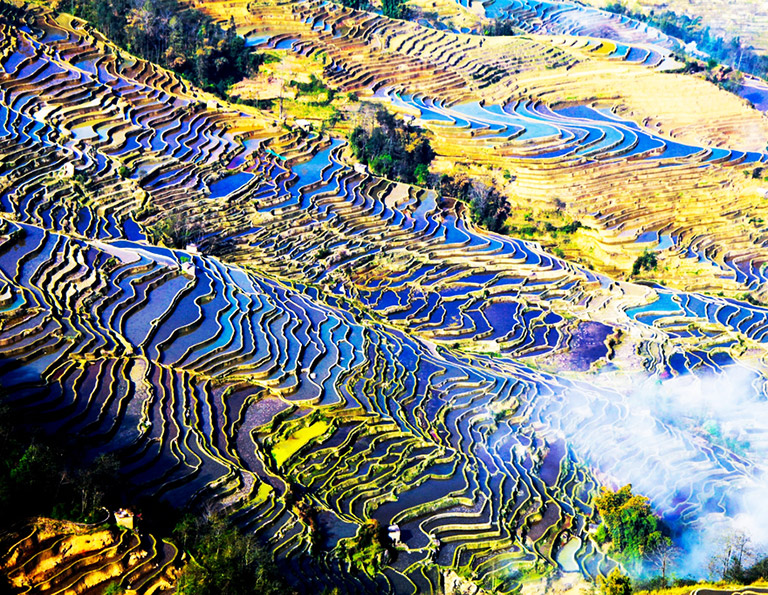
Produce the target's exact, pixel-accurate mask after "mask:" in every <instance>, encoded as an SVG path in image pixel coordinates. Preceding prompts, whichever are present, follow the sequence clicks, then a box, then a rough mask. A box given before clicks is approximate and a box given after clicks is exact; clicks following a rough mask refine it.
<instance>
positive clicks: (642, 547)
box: [595, 485, 669, 561]
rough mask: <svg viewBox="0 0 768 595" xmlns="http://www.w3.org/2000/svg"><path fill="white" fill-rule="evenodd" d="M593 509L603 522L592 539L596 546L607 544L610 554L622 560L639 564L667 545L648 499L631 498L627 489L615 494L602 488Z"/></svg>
mask: <svg viewBox="0 0 768 595" xmlns="http://www.w3.org/2000/svg"><path fill="white" fill-rule="evenodd" d="M595 508H596V509H597V511H598V513H599V514H600V518H602V520H603V524H602V525H600V527H599V528H598V530H597V532H596V533H595V539H596V540H597V541H598V542H599V543H605V542H608V541H610V542H611V544H612V548H613V550H614V551H615V552H616V553H617V554H619V556H620V557H621V558H623V559H625V560H628V561H641V560H642V559H643V558H644V557H647V556H649V555H650V554H651V553H652V552H653V551H655V549H656V548H658V547H660V546H661V544H664V543H668V542H669V538H668V537H666V536H665V535H664V534H663V531H664V530H665V528H664V526H663V524H662V522H661V520H659V519H658V518H657V517H656V516H655V515H654V514H653V510H651V505H650V503H649V502H648V498H645V497H643V496H639V495H636V494H633V493H632V486H631V485H625V486H624V487H623V488H621V489H619V490H618V491H615V492H614V491H612V490H609V489H607V488H603V490H602V493H601V494H600V496H598V497H597V499H596V500H595Z"/></svg>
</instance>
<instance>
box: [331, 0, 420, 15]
mask: <svg viewBox="0 0 768 595" xmlns="http://www.w3.org/2000/svg"><path fill="white" fill-rule="evenodd" d="M339 2H340V3H341V4H342V5H344V6H347V7H349V8H354V9H355V10H366V9H367V8H368V7H369V2H368V0H339ZM381 14H383V15H384V16H385V17H389V18H391V19H407V18H408V17H409V16H410V11H409V10H408V7H407V6H406V5H405V0H381Z"/></svg>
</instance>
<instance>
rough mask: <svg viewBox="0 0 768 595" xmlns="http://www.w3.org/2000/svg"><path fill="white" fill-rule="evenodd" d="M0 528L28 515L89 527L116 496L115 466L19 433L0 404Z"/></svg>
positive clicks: (102, 458) (57, 443) (52, 441)
mask: <svg viewBox="0 0 768 595" xmlns="http://www.w3.org/2000/svg"><path fill="white" fill-rule="evenodd" d="M0 452H2V453H3V459H2V461H1V462H0V527H4V526H8V525H9V524H10V523H13V522H16V521H18V520H19V519H23V518H26V517H29V516H33V515H45V516H49V517H53V518H60V519H67V520H74V521H82V522H92V521H95V520H98V519H99V517H103V516H104V512H103V511H102V510H101V509H102V507H103V506H107V505H109V504H110V503H112V502H114V501H115V499H116V498H117V496H118V495H119V481H118V469H119V466H118V462H117V460H116V459H115V458H114V457H112V456H109V455H103V456H100V457H98V458H97V459H95V460H94V461H86V460H83V459H82V458H80V457H78V456H76V455H75V454H74V453H77V452H78V449H72V448H69V447H68V446H67V445H66V444H64V443H63V442H60V441H57V440H55V439H54V438H51V437H47V436H43V435H37V434H34V433H30V432H29V431H26V430H24V429H23V427H22V425H21V424H20V423H19V421H18V420H17V419H16V417H15V415H14V414H13V413H12V410H11V409H10V408H9V407H8V406H6V405H2V404H0Z"/></svg>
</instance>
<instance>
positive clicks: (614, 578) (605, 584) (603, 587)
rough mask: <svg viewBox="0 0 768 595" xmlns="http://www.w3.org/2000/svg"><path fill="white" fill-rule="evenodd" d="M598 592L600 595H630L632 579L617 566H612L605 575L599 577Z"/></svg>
mask: <svg viewBox="0 0 768 595" xmlns="http://www.w3.org/2000/svg"><path fill="white" fill-rule="evenodd" d="M598 583H599V584H600V593H602V595H631V594H632V581H631V580H630V578H629V577H628V576H627V575H626V574H623V573H622V572H621V571H620V570H619V569H618V568H614V569H613V570H612V571H611V574H609V575H608V576H607V577H603V576H601V577H599V579H598Z"/></svg>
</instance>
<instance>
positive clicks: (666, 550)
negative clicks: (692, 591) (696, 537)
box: [647, 537, 680, 581]
mask: <svg viewBox="0 0 768 595" xmlns="http://www.w3.org/2000/svg"><path fill="white" fill-rule="evenodd" d="M647 557H648V561H649V562H650V563H651V565H652V566H653V567H654V568H655V569H657V570H658V571H659V572H660V573H661V578H662V580H664V581H666V580H667V572H668V571H669V569H670V568H671V567H672V566H673V565H674V564H675V562H676V561H677V560H678V559H679V558H680V549H679V548H678V547H676V546H675V545H674V544H673V543H672V540H671V539H670V538H669V537H664V538H662V539H660V540H659V542H658V543H657V544H656V545H655V546H654V547H653V549H652V550H651V551H650V552H649V553H648V556H647Z"/></svg>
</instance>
